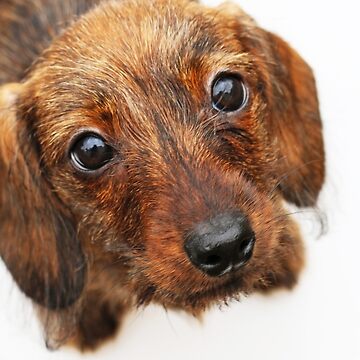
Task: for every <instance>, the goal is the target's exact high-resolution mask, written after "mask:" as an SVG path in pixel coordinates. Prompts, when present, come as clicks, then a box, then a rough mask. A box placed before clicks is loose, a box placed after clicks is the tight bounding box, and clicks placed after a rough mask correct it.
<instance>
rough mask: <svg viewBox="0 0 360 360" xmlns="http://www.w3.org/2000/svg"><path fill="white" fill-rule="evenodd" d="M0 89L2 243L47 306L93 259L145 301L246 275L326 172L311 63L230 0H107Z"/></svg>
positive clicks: (186, 297)
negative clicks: (18, 79)
mask: <svg viewBox="0 0 360 360" xmlns="http://www.w3.org/2000/svg"><path fill="white" fill-rule="evenodd" d="M0 103H1V109H0V119H1V122H0V129H1V130H2V131H1V138H0V171H1V179H0V203H1V210H0V221H1V228H0V254H1V256H2V258H3V259H4V261H5V263H6V265H7V267H8V268H9V270H10V272H11V273H12V275H13V276H14V278H15V280H16V281H17V283H18V284H19V286H20V288H21V289H22V290H23V291H24V292H25V294H27V295H28V296H29V297H31V298H32V299H34V300H35V302H37V303H39V304H41V305H44V306H46V307H48V308H51V309H60V308H67V307H69V306H70V305H71V304H73V303H74V302H75V301H76V300H77V299H78V298H79V297H80V295H81V293H82V291H83V288H84V286H86V283H87V275H86V274H87V271H88V270H89V269H91V266H92V264H94V263H96V262H102V263H104V264H107V265H108V266H109V268H110V267H112V268H114V267H117V266H121V267H123V268H124V274H126V275H124V278H122V279H119V282H121V283H122V284H123V286H128V287H129V288H130V289H131V291H133V292H134V293H135V294H136V295H137V297H138V301H140V302H141V301H143V302H146V301H148V300H150V299H154V300H157V301H160V302H162V303H164V304H172V305H176V306H183V307H190V308H198V307H203V306H206V305H207V304H210V303H212V302H213V301H218V300H223V299H225V298H227V297H229V296H232V295H235V294H237V293H238V292H241V291H243V292H247V291H250V290H251V289H252V288H254V287H256V286H258V285H259V283H260V282H261V281H262V280H263V279H264V276H265V274H266V273H268V272H269V271H272V270H274V269H276V268H277V266H279V265H278V264H280V263H282V262H284V258H285V257H286V256H287V254H289V253H291V251H293V249H292V244H291V236H290V235H289V234H290V233H292V232H294V230H293V225H292V224H291V223H290V221H289V220H288V219H287V217H286V216H284V210H283V205H282V202H283V200H284V199H285V200H287V201H289V202H292V203H295V204H296V205H298V206H312V205H314V204H315V202H316V198H317V195H318V193H319V190H320V188H321V186H322V183H323V179H324V154H323V142H322V134H321V121H320V117H319V112H318V102H317V96H316V89H315V83H314V79H313V75H312V72H311V70H310V68H309V67H308V66H307V64H306V63H305V62H304V61H303V60H302V59H301V58H300V57H299V55H298V54H297V53H296V52H295V51H294V50H292V49H291V48H290V47H289V46H288V45H287V44H286V43H285V42H284V41H282V40H281V39H280V38H278V37H277V36H275V35H273V34H271V33H268V32H266V31H264V30H262V29H261V28H259V27H258V26H257V24H256V23H255V22H254V21H253V20H252V19H251V18H250V17H249V16H248V15H246V14H245V13H244V12H243V11H241V10H240V9H238V8H236V7H232V6H229V5H227V6H220V7H218V8H215V9H209V8H207V7H204V6H202V5H199V4H197V3H195V2H189V1H182V0H176V1H168V0H158V1H149V2H147V1H141V0H134V1H127V0H125V1H119V2H115V1H113V2H104V3H103V5H101V6H99V7H97V8H96V9H94V10H92V11H91V12H89V13H88V14H87V15H86V16H84V17H82V18H80V19H79V20H78V21H77V22H75V23H74V24H73V25H72V26H71V27H70V28H68V29H67V30H66V31H65V32H64V33H63V34H62V35H61V36H60V37H59V38H58V39H57V40H56V41H54V42H53V44H52V45H51V46H50V48H49V49H47V50H46V51H45V52H44V53H43V55H42V57H41V58H40V59H39V60H38V61H37V62H36V63H35V64H34V65H33V66H32V68H31V69H30V71H29V73H28V76H27V78H26V79H25V81H24V82H23V83H22V84H12V85H8V86H4V87H3V88H2V90H1V93H0ZM289 229H292V230H289ZM284 234H287V235H284ZM284 237H285V238H286V237H288V238H287V239H285V240H284ZM289 237H290V239H289ZM90 280H91V279H89V281H90Z"/></svg>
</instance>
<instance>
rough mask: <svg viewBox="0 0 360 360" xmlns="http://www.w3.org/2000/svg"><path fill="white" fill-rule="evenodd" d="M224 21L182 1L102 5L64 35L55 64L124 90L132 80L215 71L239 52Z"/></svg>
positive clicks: (222, 15)
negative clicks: (111, 82)
mask: <svg viewBox="0 0 360 360" xmlns="http://www.w3.org/2000/svg"><path fill="white" fill-rule="evenodd" d="M227 16H228V15H227V14H225V13H224V12H221V11H219V10H216V9H211V8H207V7H205V6H203V5H200V4H197V3H192V2H189V1H182V0H180V1H167V0H156V1H148V2H144V1H141V2H140V1H139V2H138V1H136V0H135V1H133V0H132V1H119V2H109V3H108V2H105V3H104V4H103V5H102V6H100V7H98V8H97V9H95V10H94V11H92V12H90V13H89V14H88V15H87V16H85V17H84V18H82V19H81V20H80V21H78V23H77V24H75V26H74V27H73V28H72V29H71V30H70V31H69V33H68V34H65V36H64V38H63V40H64V41H65V46H66V48H67V49H66V51H67V54H66V55H67V57H66V58H65V59H64V58H62V59H59V62H60V63H61V62H63V63H65V64H66V63H68V64H67V65H66V66H68V67H73V65H74V63H76V69H77V70H79V68H81V69H83V76H85V75H86V74H85V72H87V74H89V76H94V72H95V71H97V72H98V77H99V80H101V79H106V78H109V77H111V78H112V79H117V81H119V82H124V83H126V84H127V85H129V81H130V82H131V80H132V79H133V78H137V79H140V78H144V79H145V80H146V81H150V80H151V79H156V75H161V76H162V77H164V76H166V75H170V74H171V75H173V76H174V75H179V74H180V76H183V75H184V73H186V71H187V70H188V69H189V68H192V67H196V68H197V70H199V65H202V67H203V68H204V67H212V66H214V67H216V66H217V65H219V63H221V61H222V62H223V64H225V63H226V55H227V54H228V55H229V57H231V58H232V60H234V55H235V54H239V53H240V52H241V51H240V50H241V44H240V42H239V39H238V37H237V33H236V31H235V29H234V27H235V26H234V22H235V21H234V18H231V17H229V16H228V18H226V17H227ZM60 46H64V44H63V43H61V44H60ZM60 53H63V51H60ZM71 60H72V62H71ZM69 61H70V63H69ZM199 75H201V74H200V73H199Z"/></svg>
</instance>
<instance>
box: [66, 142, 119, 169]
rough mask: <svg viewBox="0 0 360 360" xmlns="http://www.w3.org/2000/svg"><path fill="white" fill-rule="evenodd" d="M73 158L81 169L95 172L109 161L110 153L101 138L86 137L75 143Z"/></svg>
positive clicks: (109, 149)
mask: <svg viewBox="0 0 360 360" xmlns="http://www.w3.org/2000/svg"><path fill="white" fill-rule="evenodd" d="M73 156H74V158H75V161H76V162H77V163H78V164H79V165H80V166H81V167H84V168H86V169H88V170H96V169H99V168H100V167H101V166H103V165H104V164H105V163H106V162H107V161H108V160H109V159H111V157H112V152H111V148H110V147H109V146H108V145H106V144H105V142H104V141H103V140H102V139H101V138H99V137H96V136H88V137H85V138H84V139H82V140H80V141H79V142H78V143H77V145H76V146H75V149H74V152H73Z"/></svg>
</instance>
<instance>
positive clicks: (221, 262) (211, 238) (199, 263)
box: [185, 212, 255, 276]
mask: <svg viewBox="0 0 360 360" xmlns="http://www.w3.org/2000/svg"><path fill="white" fill-rule="evenodd" d="M254 244H255V234H254V232H253V231H252V228H251V225H250V223H249V220H248V219H247V218H246V216H244V215H242V214H241V213H239V212H236V213H227V214H221V215H219V216H217V217H215V218H213V219H211V220H210V221H206V222H203V223H201V224H199V225H197V226H196V228H195V229H194V230H193V231H192V232H191V233H190V234H189V235H188V237H187V240H186V242H185V251H186V253H187V254H188V256H189V259H190V261H191V262H192V263H193V264H194V265H195V266H196V267H197V268H198V269H200V270H201V271H203V272H205V273H206V274H208V275H210V276H222V275H225V274H227V273H229V272H231V271H234V270H237V269H239V268H240V267H241V266H243V265H245V264H246V263H247V262H248V261H249V260H250V258H251V256H252V253H253V248H254Z"/></svg>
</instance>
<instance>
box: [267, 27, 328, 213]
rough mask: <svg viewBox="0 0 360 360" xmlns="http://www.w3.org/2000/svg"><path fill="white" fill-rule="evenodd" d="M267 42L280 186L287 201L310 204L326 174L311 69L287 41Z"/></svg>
mask: <svg viewBox="0 0 360 360" xmlns="http://www.w3.org/2000/svg"><path fill="white" fill-rule="evenodd" d="M264 34H265V38H266V39H265V41H267V42H268V43H269V53H270V59H268V64H269V65H268V66H269V67H270V69H271V70H270V81H269V84H268V87H269V89H268V91H267V93H268V98H269V102H270V106H269V109H270V111H271V122H270V126H269V131H270V133H271V136H272V138H274V139H275V140H276V141H277V143H278V146H279V150H280V160H279V161H280V179H279V186H280V190H281V192H282V193H283V196H284V197H285V199H286V200H288V201H290V202H292V203H294V204H296V205H297V206H313V205H315V203H316V200H317V197H318V194H319V192H320V189H321V187H322V185H323V182H324V177H325V164H324V163H325V157H324V144H323V137H322V124H321V119H320V113H319V104H318V98H317V93H316V85H315V80H314V76H313V73H312V70H311V69H310V67H309V66H308V65H307V64H306V62H305V61H304V60H303V59H302V58H301V57H300V56H299V55H298V54H297V52H296V51H295V50H293V49H292V48H291V47H290V46H289V45H288V44H287V43H286V42H285V41H283V40H282V39H280V38H279V37H278V36H276V35H274V34H271V33H267V32H264Z"/></svg>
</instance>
